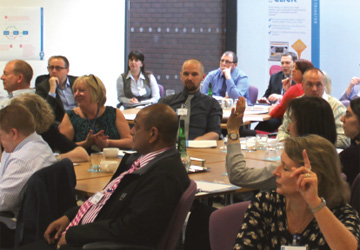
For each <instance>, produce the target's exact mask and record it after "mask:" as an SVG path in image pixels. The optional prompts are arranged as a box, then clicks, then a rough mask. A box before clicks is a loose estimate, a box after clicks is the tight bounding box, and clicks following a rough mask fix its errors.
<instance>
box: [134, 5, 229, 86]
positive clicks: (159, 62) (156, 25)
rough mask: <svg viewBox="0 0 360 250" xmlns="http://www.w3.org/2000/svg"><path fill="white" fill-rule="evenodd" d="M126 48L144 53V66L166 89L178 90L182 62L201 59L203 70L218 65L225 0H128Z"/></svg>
mask: <svg viewBox="0 0 360 250" xmlns="http://www.w3.org/2000/svg"><path fill="white" fill-rule="evenodd" d="M129 2H130V10H129V12H128V13H129V19H128V20H129V24H128V31H127V34H128V38H129V40H128V41H129V44H128V51H131V50H140V51H142V52H143V53H144V55H145V69H146V70H147V71H151V72H153V73H154V75H155V77H156V78H157V80H158V83H160V84H162V85H163V86H164V87H165V89H175V90H176V92H179V91H181V89H182V84H181V80H180V78H179V73H180V70H181V66H182V63H183V62H184V61H185V60H187V59H190V58H196V59H198V60H200V61H201V62H202V63H203V64H204V67H205V72H208V71H211V70H213V69H216V68H217V67H219V60H220V57H221V54H222V53H223V52H224V48H225V17H224V13H225V1H223V0H131V1H129Z"/></svg>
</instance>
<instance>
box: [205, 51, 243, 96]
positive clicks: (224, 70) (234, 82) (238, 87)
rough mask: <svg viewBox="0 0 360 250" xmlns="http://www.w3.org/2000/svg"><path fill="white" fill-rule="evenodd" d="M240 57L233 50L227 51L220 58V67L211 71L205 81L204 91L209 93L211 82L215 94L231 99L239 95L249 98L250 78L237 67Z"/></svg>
mask: <svg viewBox="0 0 360 250" xmlns="http://www.w3.org/2000/svg"><path fill="white" fill-rule="evenodd" d="M237 61H238V58H237V56H236V54H235V53H234V52H232V51H226V52H225V53H224V54H223V55H222V56H221V59H220V68H218V69H216V70H213V71H211V72H209V73H208V74H207V76H206V78H205V80H204V82H203V87H202V92H203V93H204V94H207V92H208V90H209V83H211V84H212V89H213V95H215V96H223V97H225V96H226V95H227V96H228V97H230V98H231V99H237V98H238V97H239V96H242V97H245V98H246V99H249V79H248V77H247V75H246V74H245V73H244V72H243V71H241V70H240V69H238V68H237Z"/></svg>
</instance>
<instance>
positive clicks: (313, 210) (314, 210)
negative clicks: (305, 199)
mask: <svg viewBox="0 0 360 250" xmlns="http://www.w3.org/2000/svg"><path fill="white" fill-rule="evenodd" d="M320 199H321V203H320V205H319V206H317V207H315V208H311V207H310V210H311V212H312V213H313V214H314V213H316V212H318V211H320V210H321V209H322V208H323V207H325V206H326V201H325V199H324V198H323V197H320Z"/></svg>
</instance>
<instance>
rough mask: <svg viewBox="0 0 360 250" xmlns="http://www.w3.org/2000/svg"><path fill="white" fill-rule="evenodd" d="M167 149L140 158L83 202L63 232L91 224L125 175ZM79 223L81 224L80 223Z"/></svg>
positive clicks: (141, 166)
mask: <svg viewBox="0 0 360 250" xmlns="http://www.w3.org/2000/svg"><path fill="white" fill-rule="evenodd" d="M168 149H169V148H163V149H160V150H158V151H155V152H151V153H148V154H146V155H142V156H140V157H139V158H138V159H137V160H136V161H135V162H134V163H133V164H132V165H131V167H130V169H129V170H128V171H125V172H123V173H122V174H120V175H119V176H118V177H117V178H115V179H114V180H112V181H111V182H110V183H109V184H107V185H106V187H105V188H104V189H103V190H102V191H101V192H100V193H97V194H95V195H93V196H92V197H90V198H89V199H88V200H87V201H85V202H84V204H83V205H82V206H81V207H80V208H79V211H78V213H77V214H76V216H75V218H74V219H73V220H72V221H71V223H70V224H69V226H68V227H67V228H66V230H65V231H64V232H66V231H67V229H68V228H69V227H72V226H76V225H78V224H88V223H92V222H93V221H94V220H95V218H96V216H97V215H98V214H99V212H100V210H101V209H102V207H103V206H104V205H105V204H106V202H107V200H108V199H109V198H110V197H111V195H112V194H113V193H114V191H115V190H116V188H117V187H118V185H119V183H120V181H121V180H122V178H123V177H124V176H125V175H127V174H131V173H132V172H134V171H136V170H138V169H140V168H143V167H144V166H146V165H147V164H148V163H149V162H150V161H151V160H152V159H154V158H155V157H156V156H157V155H159V154H161V153H163V152H165V151H166V150H168ZM99 195H100V196H101V197H100V198H99V199H100V200H99V201H96V202H94V199H95V198H94V197H96V196H97V197H99ZM80 222H81V223H80Z"/></svg>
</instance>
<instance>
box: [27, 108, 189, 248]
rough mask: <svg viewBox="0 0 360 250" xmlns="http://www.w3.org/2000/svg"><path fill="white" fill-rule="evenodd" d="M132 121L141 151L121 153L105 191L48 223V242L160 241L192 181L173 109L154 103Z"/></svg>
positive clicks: (75, 244)
mask: <svg viewBox="0 0 360 250" xmlns="http://www.w3.org/2000/svg"><path fill="white" fill-rule="evenodd" d="M134 122H135V125H134V127H133V128H132V129H131V135H132V136H133V142H134V144H133V145H134V150H136V151H137V153H136V154H126V155H125V156H124V157H123V159H122V160H121V163H120V165H119V167H118V169H117V170H116V172H115V174H114V175H113V177H112V179H111V180H110V182H109V184H108V185H107V186H106V187H105V188H104V189H103V190H102V191H101V192H98V193H97V194H95V195H94V196H93V197H91V198H89V200H87V201H86V202H85V203H84V205H83V206H82V207H81V208H80V209H79V208H78V207H76V208H74V209H71V210H69V211H68V212H67V213H66V214H65V215H64V216H63V217H61V218H60V219H58V220H56V221H54V222H53V223H51V224H50V225H49V227H48V228H47V230H46V232H45V235H44V237H45V239H46V241H47V242H48V243H50V244H54V243H55V242H56V241H57V240H58V239H59V241H58V242H57V245H58V246H59V247H60V246H63V245H66V246H67V247H74V248H71V249H77V248H76V247H79V249H81V246H82V245H84V244H86V243H91V242H96V241H114V242H120V243H127V244H136V245H145V246H155V245H156V243H157V242H158V240H159V239H160V237H161V235H162V234H163V230H164V229H165V228H166V226H167V224H168V223H169V221H170V218H171V216H172V214H173V212H174V209H175V208H176V206H177V204H178V202H179V199H180V197H181V195H182V194H183V192H184V191H185V190H186V188H187V187H188V185H189V183H190V181H189V178H188V176H187V173H186V170H185V168H184V166H183V164H182V162H181V160H180V155H179V153H178V152H177V150H176V148H175V142H176V134H177V128H178V118H177V116H176V114H175V112H174V111H173V110H172V109H171V108H170V107H169V106H167V105H165V104H154V105H151V106H148V107H146V108H144V109H142V110H140V112H139V113H138V114H137V116H136V118H135V120H134ZM29 249H31V248H29ZM41 249H44V248H41Z"/></svg>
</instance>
